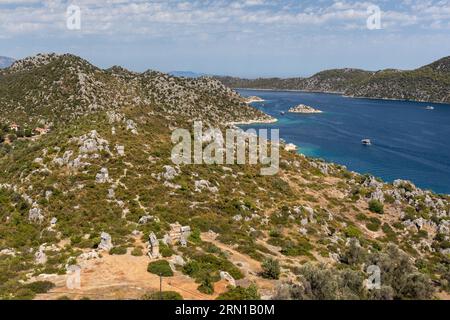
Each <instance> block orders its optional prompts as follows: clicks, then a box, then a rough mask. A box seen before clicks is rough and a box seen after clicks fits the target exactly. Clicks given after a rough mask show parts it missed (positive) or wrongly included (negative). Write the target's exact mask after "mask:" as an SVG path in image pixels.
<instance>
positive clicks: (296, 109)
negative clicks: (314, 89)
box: [288, 104, 322, 114]
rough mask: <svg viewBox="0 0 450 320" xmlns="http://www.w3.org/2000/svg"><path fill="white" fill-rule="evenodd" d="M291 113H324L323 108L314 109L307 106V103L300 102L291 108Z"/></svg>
mask: <svg viewBox="0 0 450 320" xmlns="http://www.w3.org/2000/svg"><path fill="white" fill-rule="evenodd" d="M288 112H290V113H307V114H308V113H322V111H321V110H318V109H314V108H313V107H310V106H307V105H305V104H299V105H298V106H295V107H292V108H290V109H289V111H288Z"/></svg>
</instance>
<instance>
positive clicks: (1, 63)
mask: <svg viewBox="0 0 450 320" xmlns="http://www.w3.org/2000/svg"><path fill="white" fill-rule="evenodd" d="M14 61H15V60H14V59H13V58H9V57H0V69H1V68H8V67H9V66H11V65H12V64H13V63H14Z"/></svg>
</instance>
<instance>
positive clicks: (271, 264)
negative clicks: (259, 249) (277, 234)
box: [261, 259, 280, 279]
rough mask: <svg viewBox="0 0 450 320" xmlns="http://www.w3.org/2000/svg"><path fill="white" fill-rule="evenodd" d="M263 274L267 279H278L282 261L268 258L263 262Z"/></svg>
mask: <svg viewBox="0 0 450 320" xmlns="http://www.w3.org/2000/svg"><path fill="white" fill-rule="evenodd" d="M261 266H262V269H263V271H262V273H261V276H262V277H263V278H266V279H278V278H279V277H280V263H279V262H278V260H275V259H266V260H264V261H263V263H262V265H261Z"/></svg>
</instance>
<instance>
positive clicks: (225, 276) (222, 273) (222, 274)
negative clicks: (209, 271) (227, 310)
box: [220, 271, 236, 287]
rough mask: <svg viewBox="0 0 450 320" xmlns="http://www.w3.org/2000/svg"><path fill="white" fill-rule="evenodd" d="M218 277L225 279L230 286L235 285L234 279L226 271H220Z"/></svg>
mask: <svg viewBox="0 0 450 320" xmlns="http://www.w3.org/2000/svg"><path fill="white" fill-rule="evenodd" d="M220 279H222V280H226V281H227V282H228V283H229V284H230V286H232V287H236V280H234V278H233V277H232V276H231V275H230V274H229V273H228V272H226V271H220Z"/></svg>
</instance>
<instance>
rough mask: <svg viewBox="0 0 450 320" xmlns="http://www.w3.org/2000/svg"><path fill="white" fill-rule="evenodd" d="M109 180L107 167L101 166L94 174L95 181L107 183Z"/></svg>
mask: <svg viewBox="0 0 450 320" xmlns="http://www.w3.org/2000/svg"><path fill="white" fill-rule="evenodd" d="M108 181H109V173H108V169H107V168H101V169H100V172H99V173H97V175H96V176H95V182H97V183H107V182H108Z"/></svg>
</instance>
